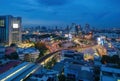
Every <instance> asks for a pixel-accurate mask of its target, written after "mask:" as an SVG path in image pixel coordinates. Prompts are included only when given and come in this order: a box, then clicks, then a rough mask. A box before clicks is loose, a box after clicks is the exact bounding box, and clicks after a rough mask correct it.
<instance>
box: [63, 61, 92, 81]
mask: <svg viewBox="0 0 120 81" xmlns="http://www.w3.org/2000/svg"><path fill="white" fill-rule="evenodd" d="M64 74H65V76H66V77H67V79H68V80H73V81H93V71H92V70H91V68H90V67H88V66H83V65H78V64H69V63H67V64H66V65H65V68H64Z"/></svg>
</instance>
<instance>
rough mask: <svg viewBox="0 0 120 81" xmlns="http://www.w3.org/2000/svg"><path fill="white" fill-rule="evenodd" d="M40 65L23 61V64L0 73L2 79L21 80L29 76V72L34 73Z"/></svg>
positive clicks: (5, 80)
mask: <svg viewBox="0 0 120 81" xmlns="http://www.w3.org/2000/svg"><path fill="white" fill-rule="evenodd" d="M39 67H40V66H38V65H36V64H34V63H29V62H23V63H22V64H20V65H18V66H16V67H14V68H12V69H10V70H8V71H6V72H5V73H3V74H1V75H0V81H21V80H22V79H23V78H25V77H27V76H29V74H31V73H33V72H34V71H35V70H36V69H38V68H39Z"/></svg>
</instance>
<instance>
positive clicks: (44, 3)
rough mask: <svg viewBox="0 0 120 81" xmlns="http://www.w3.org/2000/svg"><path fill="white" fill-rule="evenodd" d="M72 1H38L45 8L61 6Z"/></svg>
mask: <svg viewBox="0 0 120 81" xmlns="http://www.w3.org/2000/svg"><path fill="white" fill-rule="evenodd" d="M70 1H71V0H37V2H38V3H40V4H43V5H45V6H61V5H65V4H67V3H69V2H70Z"/></svg>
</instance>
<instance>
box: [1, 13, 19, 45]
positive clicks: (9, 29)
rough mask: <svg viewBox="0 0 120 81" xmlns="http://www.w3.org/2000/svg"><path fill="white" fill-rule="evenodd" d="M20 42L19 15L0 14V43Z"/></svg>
mask: <svg viewBox="0 0 120 81" xmlns="http://www.w3.org/2000/svg"><path fill="white" fill-rule="evenodd" d="M20 42H21V17H13V16H11V15H5V16H0V43H4V44H8V45H10V44H11V43H20Z"/></svg>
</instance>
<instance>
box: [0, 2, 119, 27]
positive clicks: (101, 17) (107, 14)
mask: <svg viewBox="0 0 120 81" xmlns="http://www.w3.org/2000/svg"><path fill="white" fill-rule="evenodd" d="M0 15H13V16H20V17H22V24H23V25H29V24H30V25H46V26H55V25H58V26H65V25H70V24H71V23H76V24H81V25H82V26H84V25H85V24H86V23H88V24H90V25H91V26H92V27H117V28H120V0H0Z"/></svg>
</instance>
